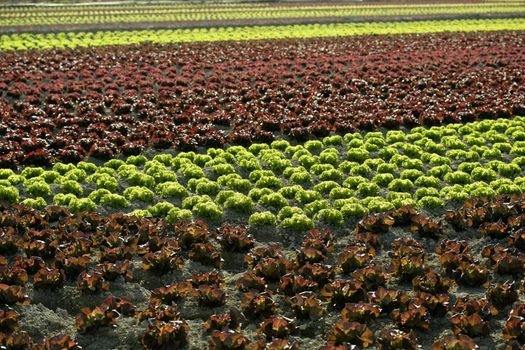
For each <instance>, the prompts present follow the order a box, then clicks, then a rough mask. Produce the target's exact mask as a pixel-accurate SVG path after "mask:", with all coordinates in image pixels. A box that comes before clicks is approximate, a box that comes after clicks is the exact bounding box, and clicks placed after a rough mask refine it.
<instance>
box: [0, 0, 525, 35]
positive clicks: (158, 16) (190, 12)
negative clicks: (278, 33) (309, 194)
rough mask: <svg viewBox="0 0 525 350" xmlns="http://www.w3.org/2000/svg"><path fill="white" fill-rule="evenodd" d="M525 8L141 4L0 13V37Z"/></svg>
mask: <svg viewBox="0 0 525 350" xmlns="http://www.w3.org/2000/svg"><path fill="white" fill-rule="evenodd" d="M524 12H525V3H524V2H522V1H512V2H472V3H464V4H458V3H425V4H410V5H407V4H392V3H390V4H388V3H386V4H385V3H383V4H381V3H376V4H360V3H354V4H345V3H328V4H323V3H317V4H316V3H306V4H305V3H294V4H291V3H273V4H236V5H233V6H232V5H231V4H216V5H213V6H210V5H209V4H205V5H199V4H186V5H181V4H166V3H164V4H141V5H136V6H130V5H129V4H127V5H120V6H119V5H114V6H101V5H94V6H78V5H77V6H61V7H34V8H31V7H19V8H11V9H3V12H2V13H1V14H0V32H11V33H12V32H32V31H39V30H40V31H56V30H86V29H91V30H93V29H98V30H100V29H110V28H120V29H123V28H127V29H130V28H131V29H136V28H143V27H149V28H151V27H165V28H172V27H196V26H198V27H209V26H210V25H213V26H228V25H239V24H244V25H251V26H253V25H262V24H276V23H281V24H287V23H288V24H289V23H303V22H315V23H327V22H328V23H331V22H334V21H342V22H346V21H356V20H357V21H363V20H368V21H374V20H382V21H389V20H390V21H392V20H403V19H407V20H414V19H436V18H441V19H446V18H469V17H470V18H473V17H476V18H480V17H494V16H506V17H509V16H520V15H521V14H522V13H524Z"/></svg>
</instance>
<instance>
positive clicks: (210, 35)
mask: <svg viewBox="0 0 525 350" xmlns="http://www.w3.org/2000/svg"><path fill="white" fill-rule="evenodd" d="M524 29H525V18H504V19H464V20H428V21H409V22H366V23H331V24H303V25H281V26H245V27H218V28H215V27H212V28H194V29H163V30H153V29H151V30H149V29H148V30H122V31H97V32H58V33H47V34H36V33H20V34H19V33H15V34H4V35H1V36H0V51H10V50H30V49H51V48H74V47H90V46H104V45H130V44H140V43H146V42H149V43H156V44H167V43H183V42H206V41H228V40H235V41H240V40H262V39H297V38H321V37H334V36H354V35H370V34H377V35H379V34H423V33H439V32H471V31H501V30H524Z"/></svg>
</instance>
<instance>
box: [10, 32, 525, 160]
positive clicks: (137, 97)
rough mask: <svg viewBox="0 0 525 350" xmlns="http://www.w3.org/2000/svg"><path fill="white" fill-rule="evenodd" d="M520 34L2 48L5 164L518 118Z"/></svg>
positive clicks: (524, 105)
mask: <svg viewBox="0 0 525 350" xmlns="http://www.w3.org/2000/svg"><path fill="white" fill-rule="evenodd" d="M523 39H524V35H523V33H522V32H501V33H468V34H459V33H456V34H454V35H451V34H428V35H420V36H412V35H407V36H375V37H359V38H352V39H317V40H300V41H297V40H294V41H288V40H283V41H260V42H249V43H228V44H225V43H215V44H209V43H208V44H184V45H177V46H172V45H168V46H162V47H159V46H151V45H143V46H126V47H111V48H93V49H77V50H57V51H53V52H52V54H53V58H50V57H49V54H50V51H31V52H23V53H0V56H1V58H2V59H1V61H0V91H1V95H0V109H1V110H2V115H1V124H0V134H1V135H2V136H3V137H2V140H1V141H0V153H1V155H0V163H1V164H2V165H3V166H4V167H5V166H10V167H11V166H17V165H18V164H37V163H39V162H41V163H42V164H49V163H52V162H54V161H55V160H56V161H78V160H81V159H84V158H85V157H86V156H88V155H93V156H97V157H101V158H106V159H107V158H110V157H112V156H113V155H115V154H118V153H124V154H136V153H139V152H141V151H142V150H144V149H145V148H156V149H164V148H172V147H175V148H178V149H182V150H191V149H194V148H195V147H197V146H214V147H217V146H219V147H220V146H222V145H223V144H226V143H232V144H249V143H251V142H261V141H264V142H267V141H271V140H273V139H274V138H275V137H276V136H279V134H281V135H287V136H290V137H292V138H295V139H299V140H301V139H306V138H309V137H311V136H324V135H327V134H329V133H330V132H333V131H335V132H348V131H353V130H359V129H373V128H376V127H378V126H385V127H390V128H395V127H399V126H403V125H405V126H413V125H417V124H427V125H435V124H441V123H445V122H454V121H456V122H457V121H470V120H475V119H478V118H487V117H488V118H494V117H510V116H512V115H523V114H524V111H525V99H524V96H525V92H524V85H523V70H522V67H523V65H524V56H523V50H522V49H521V48H522V47H523ZM190 62H191V63H190ZM35 152H36V154H35ZM35 155H38V156H37V157H34V156H35Z"/></svg>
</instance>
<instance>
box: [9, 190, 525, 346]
mask: <svg viewBox="0 0 525 350" xmlns="http://www.w3.org/2000/svg"><path fill="white" fill-rule="evenodd" d="M524 208H525V205H524V202H523V197H521V196H513V197H509V196H497V198H496V199H494V200H486V199H476V200H473V201H467V202H465V203H464V205H463V206H462V207H461V208H460V209H459V210H455V211H450V212H447V213H445V215H444V216H443V217H442V218H431V217H426V216H424V215H422V214H421V213H418V212H417V211H415V210H414V209H413V208H410V207H402V208H399V209H396V210H390V211H388V212H387V213H383V214H373V215H368V216H365V217H364V218H363V219H362V220H361V221H359V223H358V224H357V225H356V227H355V230H354V231H353V232H352V233H351V234H349V235H348V234H347V235H345V236H344V238H338V237H337V236H335V235H334V234H332V233H331V232H330V231H327V230H324V231H319V230H311V231H310V232H309V233H308V234H307V235H306V236H305V237H304V240H303V241H302V244H300V247H299V248H298V249H297V250H295V251H292V250H291V247H288V246H283V245H281V244H269V245H260V244H258V242H257V241H256V240H255V239H254V237H253V236H252V234H251V233H250V231H249V230H248V229H247V228H246V227H243V226H227V225H225V226H222V227H220V228H219V229H217V230H216V231H215V232H213V231H211V230H210V229H209V228H208V227H207V226H206V225H205V224H204V223H202V222H193V223H192V222H177V223H176V224H175V225H167V224H166V222H165V221H163V220H157V219H146V218H143V219H139V218H134V217H132V216H126V215H122V214H113V215H100V214H96V213H78V214H72V213H70V212H69V211H68V210H65V209H63V208H60V207H49V208H47V209H46V210H45V211H38V210H33V209H30V208H26V207H24V206H18V205H15V206H10V207H2V208H1V210H0V223H1V234H2V235H1V237H2V240H1V241H0V243H1V244H0V248H1V255H0V282H1V283H0V300H2V304H3V306H2V307H0V324H1V325H2V327H1V329H0V345H2V346H6V348H7V349H15V348H16V349H29V348H36V349H57V348H60V349H79V346H80V345H82V346H83V347H85V348H86V349H91V348H100V346H106V347H111V348H118V347H123V346H124V347H127V348H139V347H143V348H144V349H158V348H166V349H167V348H177V349H179V348H189V349H203V348H205V347H206V343H207V345H208V346H209V349H212V350H215V349H240V350H242V349H253V350H257V349H267V348H268V347H270V348H272V349H300V348H319V349H324V350H328V349H339V348H340V346H344V347H348V346H351V345H356V346H359V347H360V348H368V347H370V346H372V345H373V346H376V347H377V348H379V349H384V350H391V349H392V350H393V349H418V348H419V347H420V346H424V347H425V348H430V347H431V346H432V349H434V350H440V349H450V345H451V344H456V347H455V348H459V349H476V348H477V345H476V343H478V342H480V343H481V342H483V343H485V342H486V340H487V339H489V343H497V344H501V345H502V344H503V343H504V344H506V345H507V346H508V347H509V348H511V349H514V348H516V349H518V348H520V347H522V346H523V345H524V343H525V342H524V338H525V334H524V325H525V324H524V318H523V316H524V315H525V304H523V303H522V302H521V300H522V299H523V293H524V291H525V283H524V280H523V276H524V272H525V254H524V253H523V249H524V247H525V244H524V242H525V238H524V233H523V230H524V228H525V219H524V217H525V212H524ZM457 236H461V237H463V238H465V239H468V241H465V240H461V239H458V238H457ZM166 281H169V282H166ZM139 283H140V284H139ZM467 292H468V293H467ZM466 294H468V295H467V296H465V295H466ZM37 304H39V306H38V307H37V308H35V307H34V306H36V305H37ZM60 310H61V311H60ZM44 311H45V312H47V313H46V315H48V316H49V315H54V319H55V321H54V322H55V324H54V325H53V326H52V328H48V327H46V325H43V324H41V325H39V327H38V329H34V328H26V327H27V325H30V324H31V323H26V319H31V318H34V319H39V318H38V317H39V315H38V313H39V312H40V314H42V312H44ZM35 312H36V315H35ZM58 313H61V315H62V316H61V318H58V320H57V316H58ZM51 329H52V332H53V334H61V335H58V336H54V337H52V336H49V334H46V332H49V331H50V330H51ZM42 331H43V332H44V334H42ZM429 331H431V335H430V336H429V335H428V332H429ZM67 333H68V334H67ZM36 334H40V335H43V336H44V339H43V340H40V341H38V339H37V341H35V340H34V338H35V335H36ZM34 342H37V346H36V347H33V346H32V344H34ZM323 344H324V345H323ZM338 346H339V347H338Z"/></svg>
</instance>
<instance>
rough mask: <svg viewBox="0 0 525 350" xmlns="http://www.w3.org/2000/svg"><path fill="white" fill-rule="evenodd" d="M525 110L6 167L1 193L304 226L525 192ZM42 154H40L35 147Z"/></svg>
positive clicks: (36, 203)
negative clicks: (509, 115)
mask: <svg viewBox="0 0 525 350" xmlns="http://www.w3.org/2000/svg"><path fill="white" fill-rule="evenodd" d="M524 156H525V118H523V117H516V118H514V119H498V120H484V121H479V122H473V123H468V124H465V125H463V124H449V125H447V126H441V127H431V128H424V127H416V128H413V129H411V130H410V131H406V132H403V131H393V130H391V131H387V132H384V133H383V132H368V133H364V134H361V133H347V134H345V135H344V136H339V135H335V136H327V137H325V138H324V139H322V141H320V140H310V141H307V142H305V143H303V144H297V145H291V144H290V143H289V142H288V141H284V140H281V141H274V142H272V143H271V144H264V143H256V144H252V145H251V146H249V147H248V148H245V147H243V146H231V147H228V148H226V149H225V150H224V149H219V148H208V149H207V150H206V151H205V152H204V151H202V152H193V151H191V152H178V153H176V154H175V155H172V154H170V153H161V154H156V155H155V156H153V155H152V156H151V157H150V158H148V157H145V156H144V155H141V156H130V157H128V158H124V159H112V160H109V161H107V162H105V163H100V162H98V164H99V166H97V164H95V163H92V162H84V161H83V162H80V163H78V164H77V165H74V164H64V163H56V164H54V165H53V167H52V168H48V169H44V168H42V167H25V168H22V169H20V170H19V171H18V172H16V173H15V171H13V170H12V169H8V168H6V169H0V200H3V201H8V202H18V201H21V200H22V201H23V202H24V203H25V204H26V205H29V206H32V207H35V208H44V207H45V206H46V205H48V204H55V205H63V206H69V207H70V208H71V209H72V210H73V211H83V210H95V209H97V210H98V211H102V212H112V211H114V210H122V211H125V212H133V214H134V215H136V216H140V217H142V216H155V217H162V218H166V219H167V220H168V222H170V223H171V222H174V221H177V220H180V219H192V218H200V219H206V220H209V221H213V222H216V223H220V222H223V221H232V220H233V221H235V222H238V223H246V222H249V223H250V224H251V225H253V226H258V225H270V226H273V227H275V226H278V227H280V228H283V229H290V230H295V231H299V232H300V231H304V230H305V229H309V228H312V227H313V226H314V225H316V224H321V225H323V224H329V225H333V226H336V227H341V226H344V225H345V222H346V223H348V220H352V219H353V218H359V217H361V216H362V215H363V214H365V213H368V212H381V211H385V210H388V209H391V208H394V207H400V206H403V205H415V206H417V207H422V208H426V209H437V208H443V207H444V206H445V205H447V203H448V204H449V205H453V204H454V203H460V202H462V201H463V200H465V199H467V198H471V197H479V196H494V195H496V194H520V193H522V192H524V191H525V177H524V175H525V174H524V171H523V167H524V166H525V157H524ZM34 157H38V155H36V154H35V155H34Z"/></svg>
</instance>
